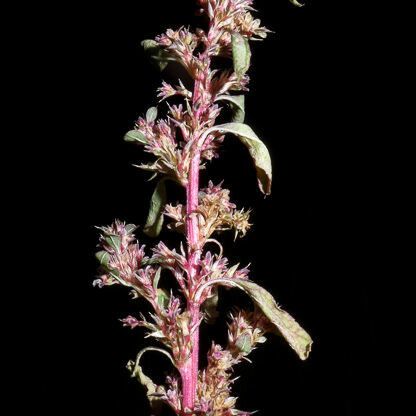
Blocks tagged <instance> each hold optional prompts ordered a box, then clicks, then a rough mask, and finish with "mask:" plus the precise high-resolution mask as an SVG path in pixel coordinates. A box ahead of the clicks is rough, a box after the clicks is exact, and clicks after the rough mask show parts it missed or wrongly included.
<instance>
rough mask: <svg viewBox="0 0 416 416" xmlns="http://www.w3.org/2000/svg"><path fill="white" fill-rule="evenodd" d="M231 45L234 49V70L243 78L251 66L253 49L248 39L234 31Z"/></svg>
mask: <svg viewBox="0 0 416 416" xmlns="http://www.w3.org/2000/svg"><path fill="white" fill-rule="evenodd" d="M231 45H232V51H233V63H234V72H235V73H236V75H237V77H238V78H239V79H241V78H242V77H243V76H244V74H245V73H246V72H247V71H248V69H249V68H250V60H251V50H250V44H249V42H248V39H247V38H245V37H244V36H242V35H240V33H233V34H232V36H231Z"/></svg>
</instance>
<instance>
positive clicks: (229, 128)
mask: <svg viewBox="0 0 416 416" xmlns="http://www.w3.org/2000/svg"><path fill="white" fill-rule="evenodd" d="M211 131H219V132H220V133H232V134H235V135H236V136H237V137H238V138H239V139H240V141H241V142H242V143H243V144H244V145H245V146H246V147H247V149H248V150H249V152H250V155H251V157H252V158H253V161H254V164H255V166H256V171H257V179H258V183H259V188H260V190H261V192H263V193H264V194H266V195H270V193H271V189H272V161H271V158H270V154H269V151H268V150H267V147H266V145H265V144H264V143H263V142H262V141H261V140H260V139H259V138H258V137H257V135H256V133H254V131H253V130H252V129H251V127H249V126H247V124H243V123H227V124H221V125H219V126H214V127H212V129H210V132H211Z"/></svg>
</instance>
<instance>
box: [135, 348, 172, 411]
mask: <svg viewBox="0 0 416 416" xmlns="http://www.w3.org/2000/svg"><path fill="white" fill-rule="evenodd" d="M148 351H156V352H160V353H162V354H164V355H166V357H168V358H169V360H170V361H171V362H172V364H173V365H175V363H174V361H173V358H172V356H171V355H170V354H169V353H168V352H167V351H165V350H162V349H161V348H154V347H148V348H144V349H143V350H141V351H140V352H139V353H138V354H137V358H136V361H129V362H128V363H127V368H128V370H130V371H131V376H132V377H135V378H137V380H138V381H139V382H140V384H141V385H142V386H143V387H144V388H145V389H146V390H147V398H148V399H149V402H150V406H151V408H152V411H153V412H156V413H157V414H159V413H160V411H161V406H162V403H163V401H162V400H161V396H163V395H164V394H165V388H164V387H163V386H158V385H157V384H155V383H154V382H153V380H152V379H151V378H150V377H148V376H147V375H146V374H144V373H143V369H142V367H141V365H140V360H141V358H142V356H143V354H144V353H146V352H148Z"/></svg>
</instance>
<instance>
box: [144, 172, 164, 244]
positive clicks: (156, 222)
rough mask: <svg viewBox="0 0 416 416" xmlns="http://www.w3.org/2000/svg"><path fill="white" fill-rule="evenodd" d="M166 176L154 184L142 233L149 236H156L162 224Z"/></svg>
mask: <svg viewBox="0 0 416 416" xmlns="http://www.w3.org/2000/svg"><path fill="white" fill-rule="evenodd" d="M165 181H166V178H163V179H161V180H160V181H159V182H158V184H157V185H156V189H155V191H154V192H153V195H152V199H151V201H150V208H149V214H148V216H147V221H146V225H145V227H144V230H143V231H144V233H145V234H146V235H148V236H149V237H157V236H158V235H159V234H160V231H161V230H162V226H163V210H164V208H165V205H166V198H167V197H166V185H165Z"/></svg>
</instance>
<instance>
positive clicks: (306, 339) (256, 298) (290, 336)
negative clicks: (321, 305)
mask: <svg viewBox="0 0 416 416" xmlns="http://www.w3.org/2000/svg"><path fill="white" fill-rule="evenodd" d="M210 285H223V286H228V287H236V288H239V289H241V290H243V291H244V292H245V293H247V295H249V296H250V298H251V299H252V300H253V302H254V303H255V304H256V305H257V306H258V307H259V308H260V310H261V311H262V312H263V314H264V315H265V316H266V317H267V318H268V320H269V321H270V323H271V324H272V325H273V326H274V327H275V328H276V329H277V330H278V331H279V333H280V334H281V335H283V337H284V338H285V339H286V341H287V342H288V343H289V345H290V346H291V347H292V348H293V349H294V350H295V351H296V353H297V354H298V356H299V357H300V358H301V359H302V360H306V359H307V358H308V356H309V353H310V351H311V347H312V342H313V341H312V339H311V337H310V336H309V334H308V333H307V332H306V331H305V330H304V329H303V328H302V327H301V326H300V325H299V324H298V323H297V322H296V321H295V319H294V318H292V316H290V315H289V314H288V313H287V312H286V311H284V310H283V309H282V308H280V306H279V305H278V304H277V303H276V301H275V300H274V298H273V296H272V295H271V294H270V293H269V292H268V291H267V290H266V289H264V288H262V287H261V286H259V285H257V284H256V283H254V282H251V281H248V280H235V279H218V280H212V281H211V282H208V283H206V284H205V285H203V286H201V288H200V289H199V290H198V293H200V292H202V290H204V289H206V288H207V287H208V286H210Z"/></svg>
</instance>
